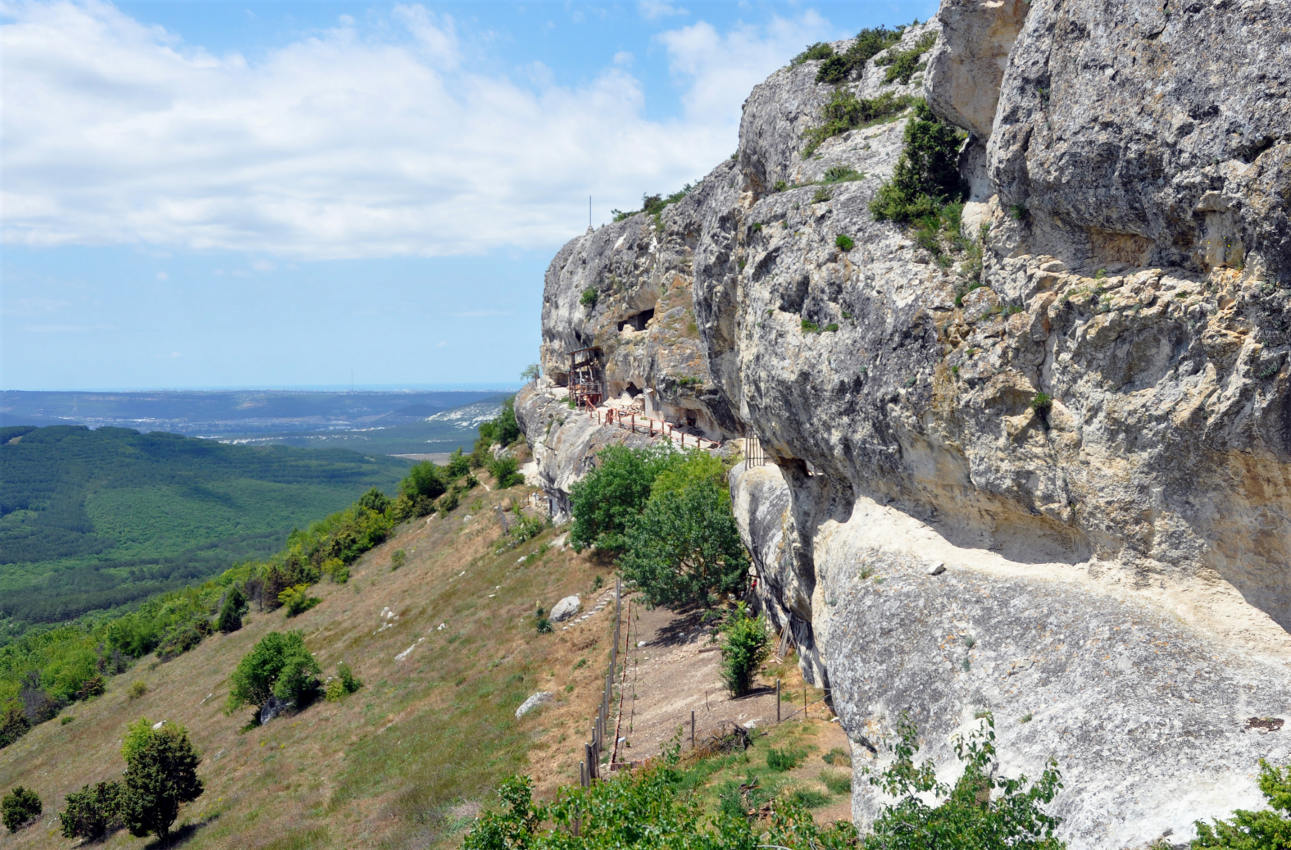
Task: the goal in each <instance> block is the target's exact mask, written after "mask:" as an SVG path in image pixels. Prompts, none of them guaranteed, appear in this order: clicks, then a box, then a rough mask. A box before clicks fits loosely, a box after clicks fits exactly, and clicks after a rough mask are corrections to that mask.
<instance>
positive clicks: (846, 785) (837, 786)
mask: <svg viewBox="0 0 1291 850" xmlns="http://www.w3.org/2000/svg"><path fill="white" fill-rule="evenodd" d="M820 781H821V782H823V783H825V787H826V788H828V789H829V791H830V793H831V794H850V793H851V792H852V777H850V776H848V775H847V774H846V773H843V772H842V771H838V770H826V771H822V772H821V774H820Z"/></svg>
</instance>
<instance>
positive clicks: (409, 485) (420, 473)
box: [399, 460, 448, 499]
mask: <svg viewBox="0 0 1291 850" xmlns="http://www.w3.org/2000/svg"><path fill="white" fill-rule="evenodd" d="M447 488H448V485H447V484H445V482H444V474H443V471H442V470H440V468H439V467H438V466H436V465H435V464H433V463H431V462H430V461H428V460H425V461H422V462H421V463H418V464H414V465H413V467H412V469H409V470H408V475H407V477H406V478H404V479H403V481H400V482H399V492H400V493H402V494H403V495H405V496H408V497H409V498H412V499H417V498H424V499H436V498H438V497H439V495H440V494H441V493H443V492H444V490H446V489H447Z"/></svg>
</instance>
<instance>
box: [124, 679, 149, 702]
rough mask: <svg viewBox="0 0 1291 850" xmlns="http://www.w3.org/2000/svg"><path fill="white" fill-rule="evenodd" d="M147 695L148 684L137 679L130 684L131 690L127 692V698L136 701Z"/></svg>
mask: <svg viewBox="0 0 1291 850" xmlns="http://www.w3.org/2000/svg"><path fill="white" fill-rule="evenodd" d="M146 693H148V685H147V683H146V682H144V681H143V680H142V679H135V680H134V681H133V682H131V683H130V690H128V691H126V696H127V697H129V698H130V699H132V700H136V699H139V697H141V696H143V695H144V694H146Z"/></svg>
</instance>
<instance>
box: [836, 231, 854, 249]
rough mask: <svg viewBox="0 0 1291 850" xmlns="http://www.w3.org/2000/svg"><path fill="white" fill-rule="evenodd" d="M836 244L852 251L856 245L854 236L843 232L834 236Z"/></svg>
mask: <svg viewBox="0 0 1291 850" xmlns="http://www.w3.org/2000/svg"><path fill="white" fill-rule="evenodd" d="M834 244H835V245H837V246H838V247H839V248H841V249H842V250H844V251H850V250H852V249H853V248H855V247H856V242H855V240H853V239H852V237H850V236H846V235H844V234H842V233H840V234H838V236H836V237H834Z"/></svg>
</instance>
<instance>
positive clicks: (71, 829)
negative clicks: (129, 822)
mask: <svg viewBox="0 0 1291 850" xmlns="http://www.w3.org/2000/svg"><path fill="white" fill-rule="evenodd" d="M123 790H124V789H123V788H122V786H121V783H120V782H99V783H97V784H95V785H84V786H82V787H81V790H80V791H73V792H72V793H70V794H68V795H67V801H66V802H65V803H64V804H63V810H62V811H61V812H59V813H58V820H59V823H60V824H61V826H62V833H63V837H64V838H84V839H86V840H87V841H102V840H103V839H104V838H106V837H107V835H108V834H109V833H111V832H115V831H116V830H118V829H120V828H121V827H122V826H124V825H125V824H123V823H122V821H121V795H122V791H123Z"/></svg>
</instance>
